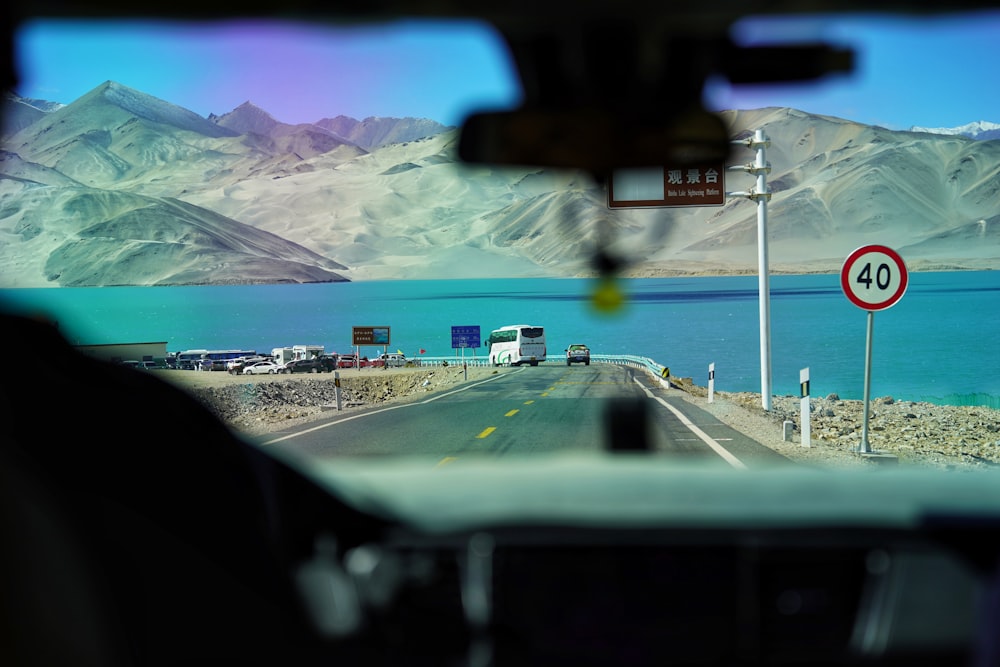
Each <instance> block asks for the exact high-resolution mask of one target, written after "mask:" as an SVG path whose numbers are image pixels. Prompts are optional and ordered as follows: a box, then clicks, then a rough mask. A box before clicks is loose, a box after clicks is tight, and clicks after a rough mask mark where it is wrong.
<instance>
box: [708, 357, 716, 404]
mask: <svg viewBox="0 0 1000 667" xmlns="http://www.w3.org/2000/svg"><path fill="white" fill-rule="evenodd" d="M714 400H715V362H714V361H713V362H712V363H710V364H709V365H708V402H709V403H711V402H712V401H714Z"/></svg>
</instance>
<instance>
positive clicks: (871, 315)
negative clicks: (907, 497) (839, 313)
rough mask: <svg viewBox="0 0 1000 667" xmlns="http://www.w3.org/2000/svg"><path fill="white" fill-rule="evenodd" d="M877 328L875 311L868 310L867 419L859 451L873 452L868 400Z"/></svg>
mask: <svg viewBox="0 0 1000 667" xmlns="http://www.w3.org/2000/svg"><path fill="white" fill-rule="evenodd" d="M874 329H875V312H874V311H871V310H869V311H868V330H867V333H866V334H865V419H864V422H863V426H862V427H861V447H860V448H859V450H858V451H859V452H860V453H862V454H871V451H872V448H871V446H870V445H869V444H868V401H869V400H870V399H871V395H872V335H873V334H874Z"/></svg>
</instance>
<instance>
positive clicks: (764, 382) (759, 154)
mask: <svg viewBox="0 0 1000 667" xmlns="http://www.w3.org/2000/svg"><path fill="white" fill-rule="evenodd" d="M733 143H734V144H739V145H742V146H746V147H747V148H750V149H752V150H754V151H756V155H755V158H754V161H753V162H751V163H749V164H745V165H738V166H733V167H729V169H731V170H734V171H745V172H746V173H748V174H753V175H754V176H756V177H757V183H756V185H755V186H754V187H752V188H750V190H749V191H747V192H727V193H726V196H727V197H746V198H747V199H750V200H752V201H755V202H757V292H758V294H757V301H758V305H759V307H760V400H761V404H762V405H763V407H764V409H765V410H770V409H771V287H770V269H769V268H768V257H767V202H768V201H769V200H770V199H771V192H770V191H769V190H768V189H767V174H768V173H770V171H771V165H769V164H768V163H767V154H766V149H767V147H768V146H770V145H771V141H770V139H768V137H767V135H766V134H764V130H755V131H754V134H753V136H752V137H747V138H746V139H741V140H739V141H734V142H733Z"/></svg>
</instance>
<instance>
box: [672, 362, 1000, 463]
mask: <svg viewBox="0 0 1000 667" xmlns="http://www.w3.org/2000/svg"><path fill="white" fill-rule="evenodd" d="M674 386H675V387H677V388H679V389H681V390H682V391H683V395H684V396H686V397H687V399H688V400H689V401H690V402H692V403H694V404H696V405H698V406H699V407H701V408H703V409H705V410H707V411H708V412H710V413H712V414H713V415H715V416H716V417H718V419H719V420H720V421H722V422H724V423H727V424H729V425H730V426H732V427H733V428H735V429H736V430H738V431H740V432H741V433H745V434H746V435H748V436H750V437H751V438H753V439H755V440H757V441H758V442H760V443H761V444H764V445H767V446H768V447H770V448H772V449H774V450H776V451H778V452H779V453H781V454H784V455H785V456H788V457H789V458H792V459H796V460H804V461H809V462H813V463H820V464H828V465H836V466H857V465H872V464H873V463H875V462H876V461H884V459H883V458H878V457H875V458H868V457H862V456H859V455H858V453H857V451H856V450H857V449H858V447H859V445H860V444H861V437H862V429H863V424H864V402H863V401H858V400H843V399H841V398H840V397H838V396H837V395H836V394H830V395H829V396H825V397H816V396H814V397H810V399H809V408H810V436H811V438H810V439H811V447H808V448H806V447H803V446H802V445H801V434H802V424H801V421H802V420H801V403H800V399H799V398H798V397H792V396H775V397H773V398H772V405H771V410H770V411H765V410H764V408H763V406H762V403H761V397H760V394H757V393H752V392H739V393H730V392H719V391H717V392H715V395H714V401H713V402H712V403H708V401H707V395H708V391H707V390H706V389H705V388H704V387H701V386H697V385H694V384H692V383H691V380H690V378H674ZM785 421H791V422H792V423H793V425H794V426H793V428H794V431H793V435H792V440H791V442H786V441H785V440H784V438H783V435H784V428H783V424H784V422H785ZM868 443H869V446H870V448H871V449H872V451H873V452H875V453H878V454H884V455H888V456H889V457H895V460H896V461H897V462H898V463H899V464H918V465H925V466H931V467H938V468H962V469H965V468H991V467H996V466H998V465H1000V410H994V409H992V408H986V407H971V406H951V405H935V404H933V403H923V402H915V401H897V400H894V399H893V398H892V397H891V396H881V397H879V398H875V399H872V401H871V404H870V406H869V415H868Z"/></svg>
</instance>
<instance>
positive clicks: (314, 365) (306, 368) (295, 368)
mask: <svg viewBox="0 0 1000 667" xmlns="http://www.w3.org/2000/svg"><path fill="white" fill-rule="evenodd" d="M321 370H323V365H322V364H321V363H320V361H319V360H318V359H296V360H294V361H289V362H288V363H287V364H285V365H284V366H282V367H281V369H280V370H279V372H280V373H319V372H320V371H321Z"/></svg>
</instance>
